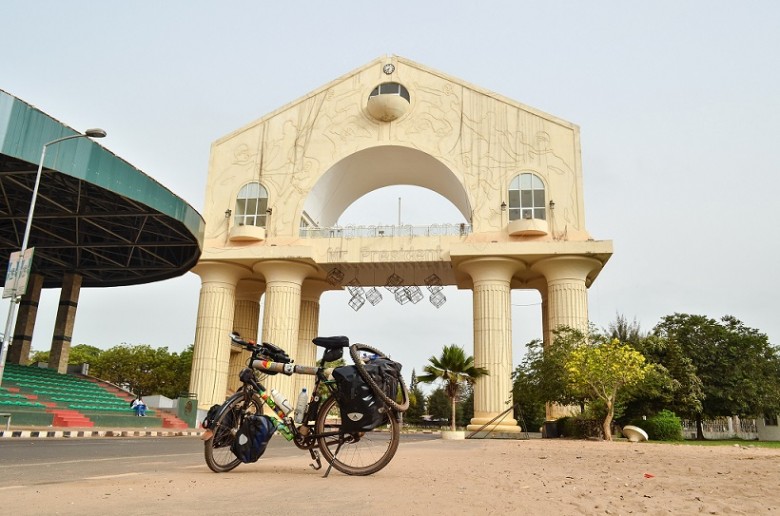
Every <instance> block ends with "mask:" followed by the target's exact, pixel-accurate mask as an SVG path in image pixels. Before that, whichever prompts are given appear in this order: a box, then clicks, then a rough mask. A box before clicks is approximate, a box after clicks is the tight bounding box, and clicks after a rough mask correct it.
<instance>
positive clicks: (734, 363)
mask: <svg viewBox="0 0 780 516" xmlns="http://www.w3.org/2000/svg"><path fill="white" fill-rule="evenodd" d="M654 333H655V334H656V335H657V336H658V337H659V338H661V339H663V340H665V341H667V343H668V345H669V346H672V347H673V348H675V349H679V353H681V354H682V355H683V356H684V357H686V358H687V359H689V360H690V362H691V363H692V365H693V367H694V368H695V371H696V376H697V377H698V378H699V380H700V381H701V386H702V392H703V394H702V399H701V408H700V409H699V410H697V411H695V412H694V413H691V412H681V413H682V414H683V415H686V416H688V417H692V418H694V419H695V420H696V423H697V424H696V427H697V438H698V439H703V438H704V433H703V429H702V422H703V420H704V419H705V418H714V417H718V416H730V415H739V416H762V415H763V414H765V413H769V412H776V411H777V410H778V409H779V408H780V378H779V377H778V374H777V373H778V371H780V357H779V356H778V350H777V348H775V347H774V346H772V345H771V344H770V343H769V340H768V338H767V336H766V335H765V334H763V333H760V332H758V331H757V330H755V329H753V328H748V327H746V326H745V325H744V324H743V323H742V322H741V321H739V320H738V319H736V318H734V317H732V316H725V317H723V318H722V319H721V321H720V322H718V321H716V320H714V319H711V318H708V317H705V316H701V315H689V314H680V313H676V314H673V315H668V316H666V317H664V318H663V319H662V320H661V322H660V323H659V324H658V325H657V326H656V327H655V329H654Z"/></svg>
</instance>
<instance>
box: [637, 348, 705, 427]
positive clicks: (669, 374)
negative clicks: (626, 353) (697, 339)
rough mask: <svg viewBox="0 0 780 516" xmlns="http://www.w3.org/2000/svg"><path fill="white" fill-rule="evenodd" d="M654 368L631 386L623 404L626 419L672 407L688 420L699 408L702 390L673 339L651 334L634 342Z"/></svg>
mask: <svg viewBox="0 0 780 516" xmlns="http://www.w3.org/2000/svg"><path fill="white" fill-rule="evenodd" d="M634 348H635V349H636V350H637V351H639V352H640V353H642V355H643V356H644V357H645V359H646V360H647V362H648V363H650V364H653V365H654V366H655V367H654V369H653V370H652V371H651V372H650V373H649V374H648V375H647V376H646V377H645V380H644V381H643V382H642V383H641V384H639V385H637V386H635V387H634V388H633V389H631V396H630V398H629V399H628V400H627V403H626V407H625V420H632V419H637V418H640V417H642V416H650V415H653V414H658V413H660V412H661V411H663V410H671V411H673V412H674V413H676V414H688V415H689V416H690V417H691V419H693V416H694V415H695V414H697V413H699V412H700V411H701V408H702V399H703V398H704V393H703V390H702V383H701V380H700V379H699V377H698V376H697V375H696V368H695V367H694V365H693V362H692V361H691V359H690V358H688V357H687V356H685V354H684V353H683V352H682V349H681V348H680V346H679V344H678V343H677V342H675V341H673V340H668V339H665V338H660V337H659V336H658V335H650V336H647V337H645V338H643V339H641V340H640V341H639V342H637V343H635V344H634Z"/></svg>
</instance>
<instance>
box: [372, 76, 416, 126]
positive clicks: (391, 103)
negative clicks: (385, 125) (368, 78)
mask: <svg viewBox="0 0 780 516" xmlns="http://www.w3.org/2000/svg"><path fill="white" fill-rule="evenodd" d="M410 102H411V101H410V97H409V90H407V89H406V87H404V85H403V84H399V83H397V82H385V83H382V84H380V85H379V86H377V87H376V88H374V90H373V91H372V92H371V94H370V95H369V96H368V104H367V106H366V108H367V109H368V113H369V114H370V115H371V116H372V117H374V118H376V119H377V120H380V121H382V122H392V121H393V120H395V119H397V118H399V117H401V116H403V115H404V114H406V112H407V111H409V105H410Z"/></svg>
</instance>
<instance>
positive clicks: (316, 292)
mask: <svg viewBox="0 0 780 516" xmlns="http://www.w3.org/2000/svg"><path fill="white" fill-rule="evenodd" d="M331 288H332V287H331V286H330V285H329V284H328V283H326V282H324V281H321V280H306V282H305V283H304V284H303V289H302V291H301V315H300V322H299V324H298V346H297V349H296V351H295V355H294V356H295V362H296V363H298V364H303V365H315V364H316V362H317V351H318V350H317V346H315V345H314V344H313V343H312V340H313V339H314V338H315V337H317V336H318V335H319V334H318V330H319V326H320V296H321V295H322V293H323V292H325V291H326V290H329V289H331ZM292 380H293V382H292V383H293V387H292V391H291V393H290V395H291V396H297V395H298V393H300V392H301V390H302V389H303V388H304V387H306V389H307V391H308V392H309V393H311V390H312V389H313V388H314V377H313V376H305V375H302V374H300V375H296V376H293V378H292ZM296 399H297V398H296ZM291 401H292V402H293V403H294V402H295V400H291Z"/></svg>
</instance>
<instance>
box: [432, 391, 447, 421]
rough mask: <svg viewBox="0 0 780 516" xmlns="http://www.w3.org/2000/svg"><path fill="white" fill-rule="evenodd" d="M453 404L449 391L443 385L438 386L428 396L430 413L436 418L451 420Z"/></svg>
mask: <svg viewBox="0 0 780 516" xmlns="http://www.w3.org/2000/svg"><path fill="white" fill-rule="evenodd" d="M450 410H451V406H450V400H449V398H448V397H447V393H446V392H444V389H443V388H442V387H437V388H436V389H434V390H433V392H431V394H430V396H428V415H429V416H431V417H432V418H434V419H443V420H445V421H451V418H452V415H451V413H450Z"/></svg>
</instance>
